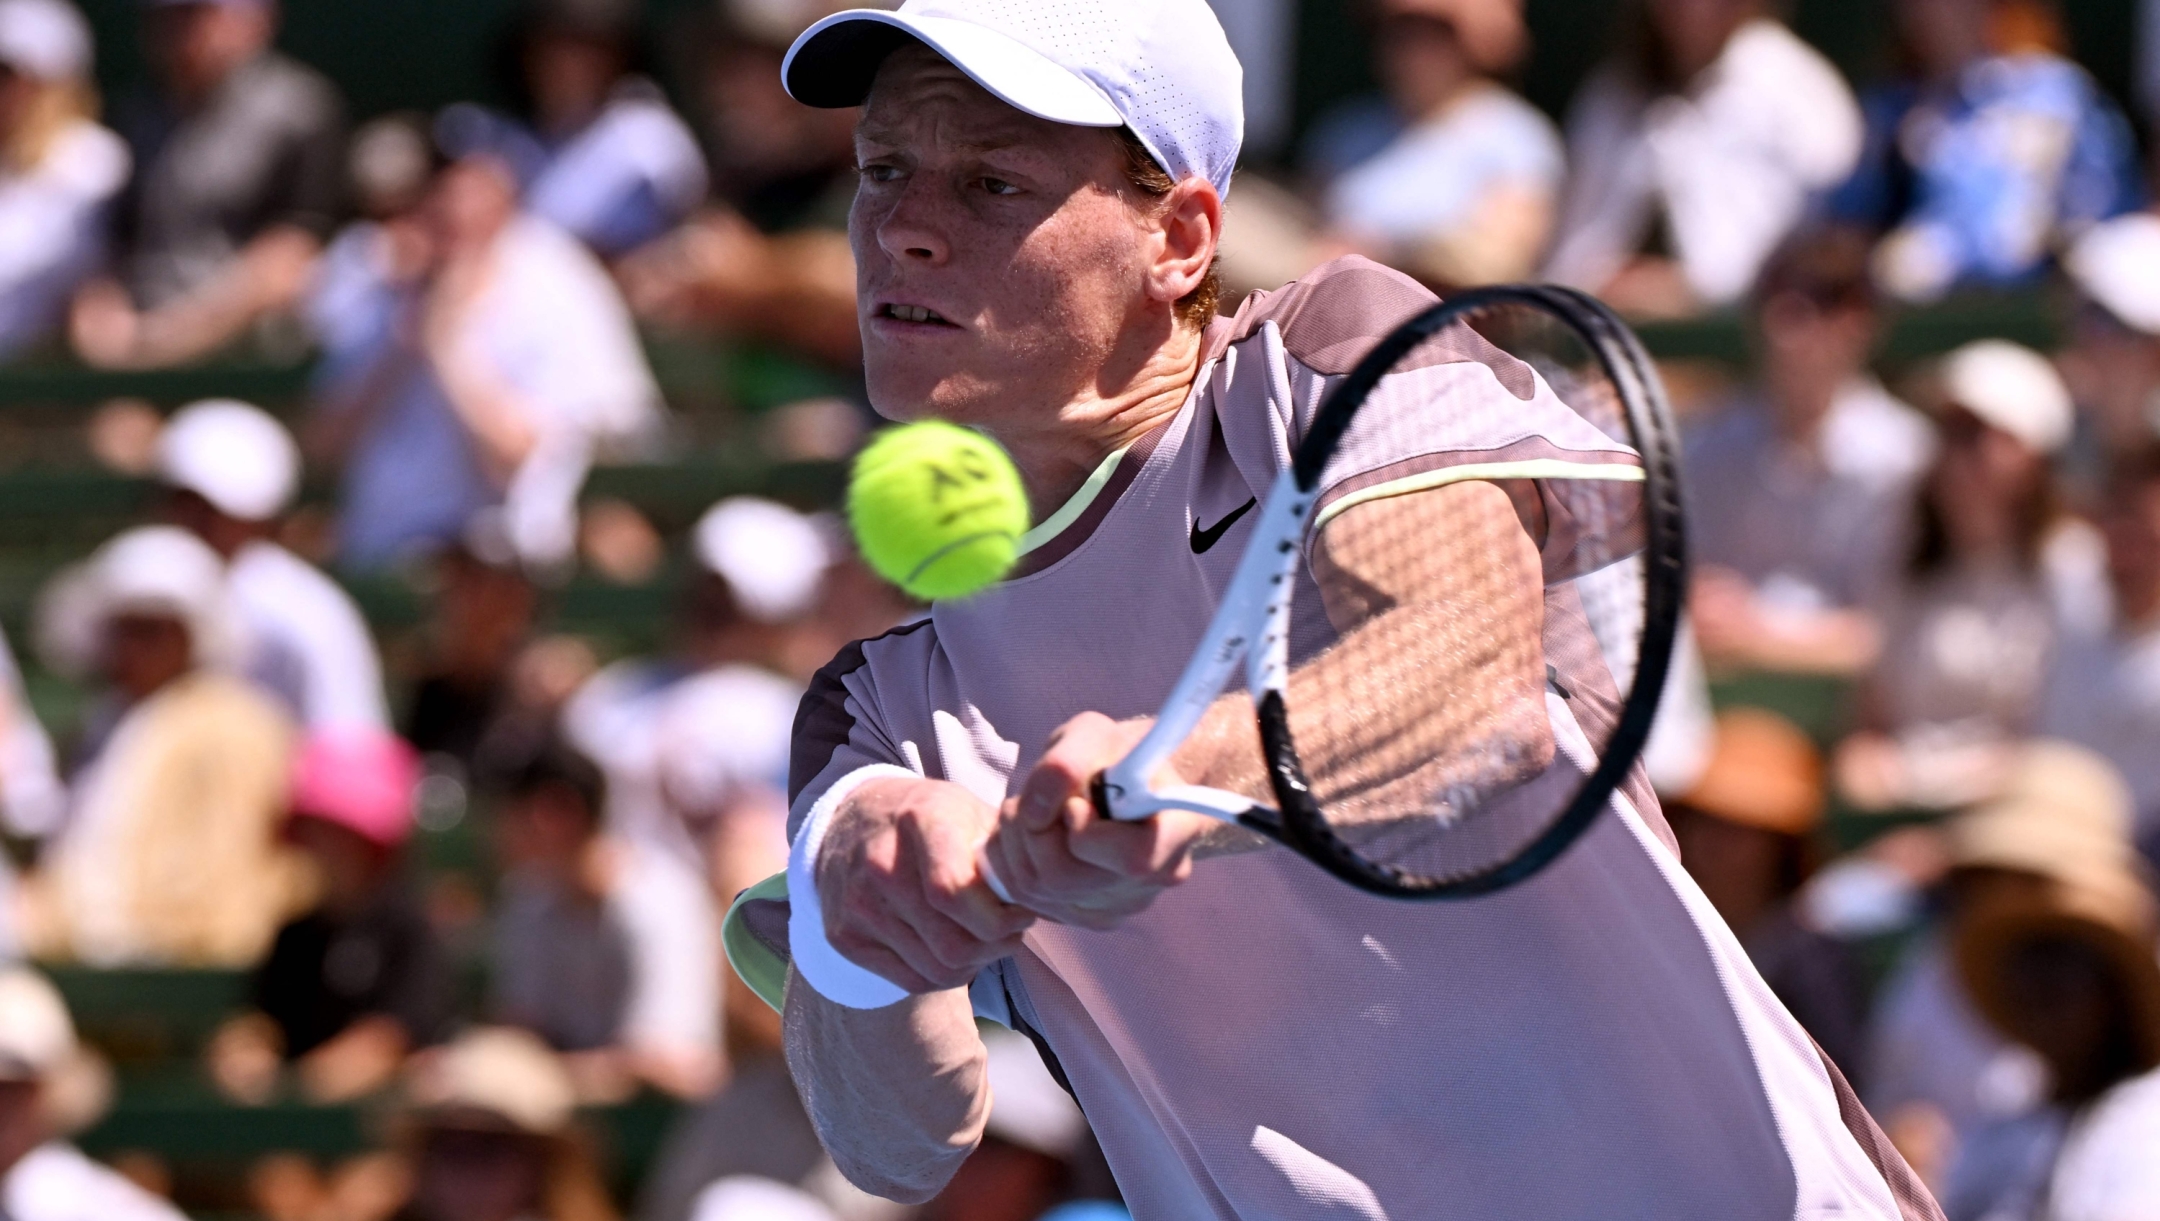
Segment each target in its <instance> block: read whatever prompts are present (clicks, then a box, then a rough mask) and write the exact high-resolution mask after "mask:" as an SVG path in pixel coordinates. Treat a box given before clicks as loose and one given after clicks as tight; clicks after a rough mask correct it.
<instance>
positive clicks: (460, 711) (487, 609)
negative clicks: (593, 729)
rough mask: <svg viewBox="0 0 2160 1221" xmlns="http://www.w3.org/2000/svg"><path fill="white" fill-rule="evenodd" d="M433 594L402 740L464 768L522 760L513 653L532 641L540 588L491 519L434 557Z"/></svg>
mask: <svg viewBox="0 0 2160 1221" xmlns="http://www.w3.org/2000/svg"><path fill="white" fill-rule="evenodd" d="M434 576H435V580H434V582H433V584H434V598H433V602H432V606H431V608H430V611H429V622H428V624H427V627H426V629H425V643H424V644H423V646H422V649H423V659H422V661H421V663H420V673H419V675H418V681H417V682H416V683H415V684H414V687H413V694H412V700H411V702H410V703H409V704H408V705H406V710H405V723H404V734H405V739H406V740H407V741H409V742H411V743H412V744H413V745H414V746H416V747H418V748H420V750H421V751H422V752H423V753H425V754H429V755H439V756H444V757H446V758H448V759H450V760H453V761H455V763H456V764H457V765H458V766H459V767H460V768H462V769H463V770H465V771H466V772H468V773H472V772H475V771H486V770H487V764H488V760H490V759H493V758H498V757H499V758H510V759H517V758H522V755H523V752H524V751H525V750H526V748H527V745H528V744H527V742H526V739H527V737H528V736H529V734H530V731H531V728H532V727H531V726H529V725H528V724H526V722H527V721H528V720H529V719H530V717H529V715H528V714H529V710H528V709H527V708H525V707H524V706H523V701H522V700H521V699H520V692H519V691H518V689H517V681H516V680H517V670H518V662H519V659H520V658H522V657H524V656H526V655H527V654H528V653H529V651H530V650H531V649H532V648H534V647H536V646H535V643H534V639H533V623H534V620H535V619H536V617H537V616H538V614H539V604H540V593H539V590H538V589H537V588H536V587H535V586H534V585H533V582H532V579H531V578H530V577H528V576H527V575H526V574H525V571H524V569H523V568H522V567H520V566H519V564H518V562H517V557H516V556H515V555H514V554H512V553H511V550H510V544H509V543H508V542H507V541H506V540H504V539H503V537H502V533H501V530H500V529H499V528H498V526H497V524H496V523H494V522H492V521H491V520H490V519H487V518H484V517H483V518H482V519H480V520H478V521H476V522H475V523H474V524H473V527H472V528H471V529H470V530H467V531H466V537H465V538H464V540H463V541H461V542H460V543H459V544H458V545H456V546H453V547H449V548H446V549H444V550H443V551H442V553H441V554H440V555H438V556H437V557H436V560H435V565H434Z"/></svg>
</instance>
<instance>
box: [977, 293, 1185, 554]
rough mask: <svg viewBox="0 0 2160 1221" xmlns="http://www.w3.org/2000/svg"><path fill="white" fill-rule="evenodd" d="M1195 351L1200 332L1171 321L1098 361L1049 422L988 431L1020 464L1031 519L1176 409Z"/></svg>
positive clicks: (1068, 495)
mask: <svg viewBox="0 0 2160 1221" xmlns="http://www.w3.org/2000/svg"><path fill="white" fill-rule="evenodd" d="M1200 351H1201V332H1199V331H1197V330H1194V329H1192V328H1190V327H1186V326H1175V327H1173V328H1172V329H1171V331H1170V333H1169V335H1168V336H1167V337H1166V338H1163V339H1162V340H1160V341H1159V342H1155V343H1153V344H1151V345H1149V346H1147V347H1146V348H1145V349H1143V350H1140V351H1137V352H1135V353H1133V354H1132V355H1131V356H1129V357H1125V356H1123V355H1122V354H1119V355H1118V356H1114V357H1113V359H1112V360H1110V361H1107V362H1105V364H1104V367H1103V370H1102V372H1101V373H1100V374H1099V375H1098V376H1097V377H1096V379H1095V381H1094V383H1093V384H1092V385H1090V386H1088V387H1087V388H1086V389H1085V390H1084V391H1083V392H1082V393H1081V394H1079V395H1078V396H1076V397H1075V398H1074V399H1073V400H1072V401H1071V402H1068V403H1067V404H1066V405H1065V406H1064V407H1063V408H1061V409H1059V411H1058V412H1057V414H1056V417H1055V419H1054V422H1052V423H1050V424H1049V425H1048V426H1046V427H1044V428H1041V429H1030V430H1016V429H1015V430H1009V429H1003V428H1000V429H993V430H992V431H993V432H995V433H996V434H997V438H998V440H999V441H1000V442H1002V443H1003V444H1004V446H1005V448H1006V449H1007V450H1008V451H1009V452H1010V453H1011V454H1012V457H1013V462H1014V464H1015V465H1017V466H1018V467H1019V468H1020V479H1021V482H1022V483H1024V484H1025V485H1026V487H1027V492H1028V502H1029V505H1030V507H1031V508H1032V509H1033V510H1034V515H1035V520H1037V521H1041V520H1043V519H1044V518H1046V517H1048V516H1049V515H1050V514H1052V513H1055V512H1057V510H1058V509H1059V508H1060V507H1061V506H1063V505H1064V504H1065V502H1066V501H1068V500H1070V499H1072V497H1073V494H1074V493H1075V492H1078V491H1079V490H1080V487H1081V485H1082V484H1084V483H1086V482H1087V480H1088V476H1090V475H1092V474H1094V473H1095V470H1096V468H1097V467H1099V466H1101V465H1102V461H1103V459H1104V458H1106V457H1108V456H1110V455H1111V454H1114V453H1116V452H1118V451H1119V450H1121V449H1124V448H1126V447H1127V446H1130V445H1131V444H1132V443H1133V442H1135V441H1138V440H1139V439H1140V438H1142V437H1144V436H1146V435H1147V434H1148V433H1149V432H1151V431H1153V430H1154V429H1155V428H1156V427H1158V426H1160V425H1161V424H1162V423H1163V422H1164V421H1166V420H1168V419H1170V417H1172V416H1174V415H1176V414H1177V412H1178V409H1179V408H1181V407H1183V406H1184V405H1185V399H1186V398H1187V397H1188V396H1189V395H1190V394H1191V393H1192V383H1193V377H1194V376H1195V375H1196V374H1197V373H1198V372H1199V369H1200ZM1121 366H1122V367H1121Z"/></svg>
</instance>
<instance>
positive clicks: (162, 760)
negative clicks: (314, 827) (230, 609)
mask: <svg viewBox="0 0 2160 1221" xmlns="http://www.w3.org/2000/svg"><path fill="white" fill-rule="evenodd" d="M43 614H44V615H45V616H46V617H47V619H48V620H51V619H53V618H59V619H63V620H66V622H64V623H61V624H56V625H51V626H50V627H48V629H47V639H48V641H49V642H50V643H49V646H48V649H47V652H48V656H49V660H50V661H51V662H52V663H56V668H58V669H61V670H62V672H67V671H68V670H69V669H70V668H71V667H83V668H95V669H96V670H98V671H99V672H101V674H102V676H103V677H104V679H105V681H106V683H107V684H108V685H109V691H110V694H109V696H108V699H109V700H110V702H111V704H112V706H113V707H112V710H111V711H109V712H107V713H106V714H104V715H103V716H102V717H101V722H102V723H101V724H97V725H93V727H92V737H91V741H90V746H91V749H92V753H91V755H90V758H89V761H88V762H87V763H85V764H83V765H82V766H81V767H80V768H79V769H78V770H77V772H76V774H75V778H74V782H73V808H72V810H71V811H70V814H69V819H68V825H67V827H66V829H65V830H64V831H63V832H62V833H61V834H60V836H59V837H58V839H57V841H56V842H55V843H54V844H53V845H52V847H51V848H50V849H49V850H48V852H47V855H46V856H45V858H44V859H43V860H42V861H41V862H40V864H39V872H38V875H37V876H36V877H34V878H32V879H30V882H31V883H32V886H31V888H30V890H29V891H28V893H26V895H25V898H26V899H27V900H29V901H30V902H29V903H28V904H27V906H26V912H25V917H26V923H27V927H28V933H29V935H28V936H27V937H26V944H27V945H28V946H29V947H30V949H31V950H32V952H34V953H36V954H38V955H40V956H41V957H72V958H76V959H80V960H81V961H84V962H87V963H90V964H92V965H95V966H125V965H137V966H179V967H244V966H247V965H249V964H251V963H254V962H256V961H258V960H259V959H260V958H261V956H262V954H263V952H264V951H265V950H266V949H268V948H269V944H270V939H271V936H272V935H273V934H274V933H275V932H276V931H277V927H278V924H279V923H280V922H281V921H283V920H284V918H285V916H286V914H287V913H288V912H289V911H291V910H292V907H293V903H294V900H295V899H296V898H297V897H298V885H299V877H298V874H297V870H296V862H295V861H293V859H292V858H291V857H290V856H289V854H287V853H286V852H285V851H283V850H282V849H280V848H279V846H278V844H277V842H276V837H275V829H276V826H277V822H278V820H279V819H280V817H281V816H282V815H283V813H284V806H285V786H286V779H287V771H288V768H289V765H290V758H291V750H292V745H291V743H292V731H291V728H290V726H289V724H288V723H287V721H286V719H285V717H284V716H283V715H282V714H281V713H280V712H279V710H278V708H277V706H276V705H275V704H274V703H272V702H271V701H270V699H269V698H268V697H267V696H265V695H263V694H261V693H260V692H258V691H257V690H256V689H255V688H253V687H252V686H250V685H248V684H246V683H243V682H241V681H239V680H236V679H232V678H228V677H226V676H225V675H224V674H222V673H220V672H219V670H220V667H221V664H225V663H227V662H228V661H229V658H230V654H231V644H230V641H231V639H232V629H231V625H230V621H229V619H228V617H227V610H226V606H225V600H224V569H223V565H222V564H221V563H220V562H219V560H218V557H217V553H216V552H213V551H211V550H210V549H209V547H207V546H205V545H204V544H203V543H202V542H201V541H200V540H198V539H197V538H196V537H195V536H194V535H192V534H189V533H187V532H185V531H182V530H179V529H176V528H174V527H171V526H145V527H141V528H138V529H135V530H130V531H128V532H127V533H125V534H122V535H121V536H119V537H118V538H116V539H114V540H112V541H111V542H109V543H107V544H106V545H105V546H104V547H102V548H100V549H99V550H98V552H97V554H96V555H94V556H92V557H91V559H90V561H89V562H88V564H87V565H86V566H85V567H84V568H83V569H81V570H79V571H77V572H74V573H70V574H64V575H63V576H62V577H61V578H59V581H58V583H57V585H56V588H55V589H54V591H53V592H51V593H50V594H49V595H48V598H47V601H46V604H45V606H44V608H43ZM56 629H64V630H56ZM69 631H73V632H75V633H76V638H75V639H74V640H69V639H67V635H68V632H69ZM77 648H80V649H81V650H82V651H81V652H79V653H78V652H76V651H75V650H76V649H77ZM176 861H185V862H187V867H186V868H174V862H176Z"/></svg>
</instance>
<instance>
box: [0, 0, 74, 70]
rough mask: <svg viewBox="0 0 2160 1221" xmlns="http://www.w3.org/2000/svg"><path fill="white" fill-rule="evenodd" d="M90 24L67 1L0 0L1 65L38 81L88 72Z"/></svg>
mask: <svg viewBox="0 0 2160 1221" xmlns="http://www.w3.org/2000/svg"><path fill="white" fill-rule="evenodd" d="M90 46H91V44H90V23H89V22H87V21H85V20H83V15H82V14H81V13H80V12H78V11H76V8H75V6H74V5H72V4H69V3H67V2H66V0H0V64H6V65H7V66H9V67H11V68H13V69H15V70H16V71H18V72H21V73H24V74H25V75H28V76H34V77H36V78H37V79H39V80H41V81H71V80H76V79H79V78H81V77H83V76H85V75H87V74H88V73H89V71H90V53H91V52H90Z"/></svg>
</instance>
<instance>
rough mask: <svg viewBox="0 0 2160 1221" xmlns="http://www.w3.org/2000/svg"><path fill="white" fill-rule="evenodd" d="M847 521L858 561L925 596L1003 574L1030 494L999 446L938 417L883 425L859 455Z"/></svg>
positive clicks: (981, 584)
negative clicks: (860, 557) (859, 552)
mask: <svg viewBox="0 0 2160 1221" xmlns="http://www.w3.org/2000/svg"><path fill="white" fill-rule="evenodd" d="M847 511H848V524H849V525H850V526H852V527H853V528H854V530H855V541H856V543H857V544H858V545H859V546H860V547H861V548H862V553H863V558H864V559H865V560H868V561H869V563H870V567H872V568H874V569H876V570H877V571H878V574H879V575H881V576H883V577H884V578H885V579H886V580H888V581H891V582H892V583H893V584H895V585H898V586H899V587H900V588H902V589H904V590H906V591H907V592H908V593H910V594H913V595H914V596H915V597H918V598H922V599H924V600H925V601H931V602H935V601H938V600H940V599H946V598H964V597H967V596H968V595H969V594H972V593H976V592H978V591H980V590H982V589H985V588H987V587H988V586H990V585H993V584H995V583H996V582H997V580H998V579H999V578H1000V577H1003V576H1004V575H1005V574H1006V572H1007V571H1009V570H1010V569H1011V568H1012V566H1013V561H1014V560H1015V559H1017V558H1018V557H1019V553H1020V536H1021V535H1023V534H1025V533H1027V528H1028V502H1027V492H1026V491H1025V490H1023V489H1022V488H1021V486H1020V472H1019V471H1018V470H1017V469H1016V468H1014V466H1013V464H1012V459H1011V458H1008V457H1006V456H1005V451H1004V450H1002V449H1000V448H998V444H997V442H995V441H992V440H991V439H990V438H988V437H986V436H984V435H983V434H981V433H979V432H976V431H974V430H973V429H969V428H962V427H960V426H959V425H957V424H948V423H945V422H944V421H943V420H923V421H921V422H919V423H914V424H904V425H901V426H900V427H898V428H889V429H886V430H885V431H884V432H881V433H879V434H878V435H877V437H876V438H874V439H873V440H872V441H871V442H870V444H869V445H868V446H867V447H865V448H864V450H863V451H862V453H861V454H859V455H857V456H856V458H855V469H854V472H853V473H852V474H851V475H850V476H849V478H848V494H847Z"/></svg>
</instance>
